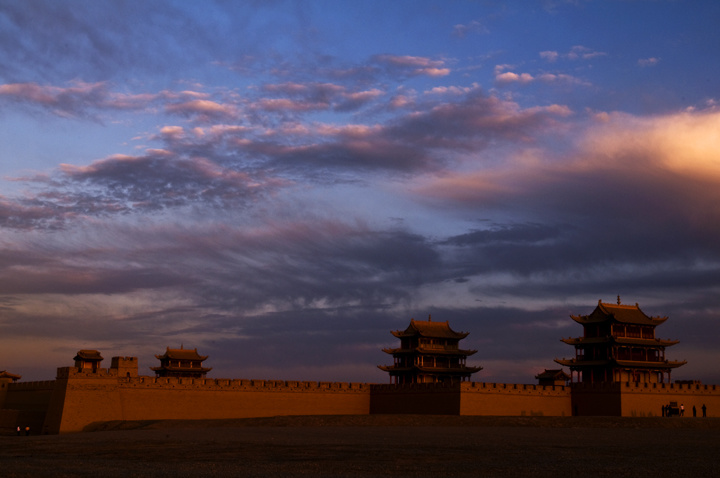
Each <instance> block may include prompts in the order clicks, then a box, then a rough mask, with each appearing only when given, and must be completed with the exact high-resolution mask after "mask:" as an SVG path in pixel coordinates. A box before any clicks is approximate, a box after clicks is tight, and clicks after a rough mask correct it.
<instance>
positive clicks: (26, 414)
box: [0, 380, 55, 434]
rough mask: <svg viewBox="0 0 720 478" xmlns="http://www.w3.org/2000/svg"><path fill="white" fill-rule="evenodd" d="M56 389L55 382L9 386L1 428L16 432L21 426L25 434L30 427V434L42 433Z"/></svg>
mask: <svg viewBox="0 0 720 478" xmlns="http://www.w3.org/2000/svg"><path fill="white" fill-rule="evenodd" d="M54 387H55V381H54V380H46V381H42V382H15V383H9V384H7V392H6V395H5V401H4V404H3V409H2V410H0V427H1V428H7V429H11V430H14V429H15V428H16V427H18V426H19V427H20V428H22V429H23V432H22V433H23V434H24V433H25V431H24V430H25V427H30V433H32V434H39V433H41V430H42V427H43V422H44V421H45V414H46V411H47V409H48V406H49V404H50V398H51V396H52V392H53V388H54Z"/></svg>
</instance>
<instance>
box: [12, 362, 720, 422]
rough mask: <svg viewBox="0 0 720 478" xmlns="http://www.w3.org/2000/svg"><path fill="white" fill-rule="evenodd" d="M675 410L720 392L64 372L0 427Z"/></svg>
mask: <svg viewBox="0 0 720 478" xmlns="http://www.w3.org/2000/svg"><path fill="white" fill-rule="evenodd" d="M671 401H676V402H677V404H678V405H680V404H683V405H684V406H685V416H686V417H691V416H692V407H693V405H694V406H695V407H696V410H697V414H698V416H702V406H703V405H705V406H706V410H707V415H708V416H709V417H718V416H720V386H715V385H697V384H662V383H659V384H652V383H650V384H630V383H615V384H610V383H606V384H583V383H580V384H572V385H571V386H570V387H564V386H541V385H519V384H503V383H483V382H463V383H459V384H454V385H442V384H413V385H370V384H362V383H337V382H301V381H273V380H230V379H190V378H155V377H143V376H130V377H127V376H121V375H120V376H119V374H118V373H117V371H116V370H114V369H109V370H106V369H100V370H99V371H98V372H96V373H93V372H78V371H77V369H76V368H71V367H64V368H60V369H58V378H57V379H56V380H53V381H46V382H19V383H12V384H10V385H9V386H8V387H7V394H6V396H5V403H4V406H3V409H2V410H0V426H2V427H3V428H5V429H14V428H15V427H16V426H18V425H20V426H21V427H22V428H24V427H25V426H30V427H31V433H33V434H35V433H65V432H77V431H82V430H83V429H84V428H85V427H87V426H88V425H90V424H91V423H93V422H103V421H111V420H161V419H223V418H251V417H268V416H278V415H365V414H369V413H412V414H437V415H443V414H444V415H507V416H533V415H536V416H571V415H610V416H628V417H631V416H659V415H660V414H661V409H662V406H663V405H667V404H668V403H669V402H671Z"/></svg>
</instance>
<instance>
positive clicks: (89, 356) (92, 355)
mask: <svg viewBox="0 0 720 478" xmlns="http://www.w3.org/2000/svg"><path fill="white" fill-rule="evenodd" d="M102 359H103V358H102V355H100V352H98V351H97V350H78V353H77V355H76V356H75V357H73V360H85V361H86V362H88V361H89V362H92V361H98V362H99V361H101V360H102Z"/></svg>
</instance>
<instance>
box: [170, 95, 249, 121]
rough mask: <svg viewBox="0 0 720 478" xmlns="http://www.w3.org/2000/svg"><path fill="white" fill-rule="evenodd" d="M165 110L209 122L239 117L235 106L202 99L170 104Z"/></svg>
mask: <svg viewBox="0 0 720 478" xmlns="http://www.w3.org/2000/svg"><path fill="white" fill-rule="evenodd" d="M165 110H166V111H167V112H168V113H177V114H182V115H185V116H189V115H201V116H203V117H205V118H207V120H209V119H210V118H223V117H226V118H233V117H236V116H237V109H236V108H235V107H234V106H233V105H221V104H220V103H217V102H215V101H210V100H200V99H198V100H192V101H185V102H183V103H175V104H170V105H167V106H166V107H165Z"/></svg>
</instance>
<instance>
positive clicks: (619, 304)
mask: <svg viewBox="0 0 720 478" xmlns="http://www.w3.org/2000/svg"><path fill="white" fill-rule="evenodd" d="M618 305H620V294H618Z"/></svg>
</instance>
